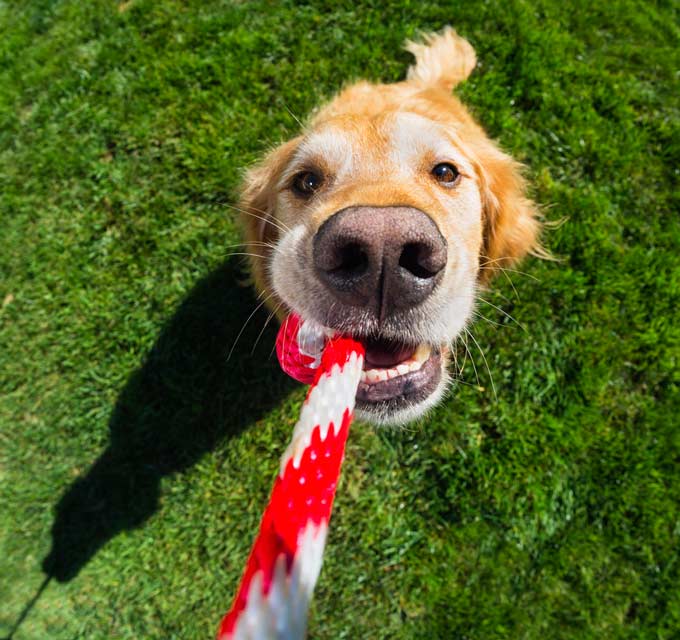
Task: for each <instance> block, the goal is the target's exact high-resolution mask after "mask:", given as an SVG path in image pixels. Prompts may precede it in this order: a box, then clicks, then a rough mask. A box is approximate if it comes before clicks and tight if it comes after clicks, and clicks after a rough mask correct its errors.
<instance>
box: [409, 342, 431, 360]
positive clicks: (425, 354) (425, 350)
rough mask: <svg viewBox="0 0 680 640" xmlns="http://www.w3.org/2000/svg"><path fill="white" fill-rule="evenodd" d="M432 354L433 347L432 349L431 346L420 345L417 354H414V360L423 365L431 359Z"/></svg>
mask: <svg viewBox="0 0 680 640" xmlns="http://www.w3.org/2000/svg"><path fill="white" fill-rule="evenodd" d="M431 352H432V347H430V345H429V344H424V343H423V344H419V345H418V348H417V349H416V352H415V353H414V354H413V359H414V360H415V361H416V362H419V363H420V364H423V362H425V361H426V360H427V359H428V358H429V357H430V353H431Z"/></svg>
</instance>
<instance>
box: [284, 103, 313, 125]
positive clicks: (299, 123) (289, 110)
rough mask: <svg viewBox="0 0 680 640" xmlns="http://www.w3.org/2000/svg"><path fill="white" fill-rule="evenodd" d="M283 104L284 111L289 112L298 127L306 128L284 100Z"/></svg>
mask: <svg viewBox="0 0 680 640" xmlns="http://www.w3.org/2000/svg"><path fill="white" fill-rule="evenodd" d="M283 106H284V108H285V110H286V111H287V112H288V113H289V114H290V116H291V117H292V118H293V120H295V122H297V123H298V125H300V129H302V130H303V131H304V130H306V129H307V127H305V125H304V124H303V123H302V121H301V120H300V118H298V117H297V116H296V115H295V114H294V113H293V112H292V110H291V109H289V108H288V105H287V104H286V103H285V102H284V103H283Z"/></svg>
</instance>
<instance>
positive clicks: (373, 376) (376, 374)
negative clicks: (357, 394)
mask: <svg viewBox="0 0 680 640" xmlns="http://www.w3.org/2000/svg"><path fill="white" fill-rule="evenodd" d="M379 380H380V371H378V370H377V369H369V370H368V371H367V372H366V381H367V382H369V383H370V382H378V381H379Z"/></svg>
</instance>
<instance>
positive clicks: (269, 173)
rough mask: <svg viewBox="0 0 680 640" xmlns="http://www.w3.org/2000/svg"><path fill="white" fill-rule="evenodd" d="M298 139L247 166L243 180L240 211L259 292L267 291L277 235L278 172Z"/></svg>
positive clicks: (288, 160) (294, 148) (291, 154)
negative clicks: (271, 256) (267, 273)
mask: <svg viewBox="0 0 680 640" xmlns="http://www.w3.org/2000/svg"><path fill="white" fill-rule="evenodd" d="M298 144H299V138H293V139H292V140H289V141H288V142H286V143H284V144H282V145H281V146H279V147H276V149H274V150H272V151H270V152H269V153H268V154H267V155H266V156H265V157H264V159H263V160H261V161H260V162H259V163H258V164H257V165H255V166H254V167H252V168H251V169H249V170H248V171H247V172H246V174H245V176H244V179H243V183H242V186H241V196H240V199H239V204H238V207H239V211H240V213H241V219H242V225H243V229H244V231H245V234H244V235H245V240H246V243H247V244H246V249H245V252H246V253H249V254H250V256H249V262H250V268H251V274H252V277H253V280H254V281H255V286H256V287H257V289H258V290H259V291H264V290H269V289H270V286H269V283H268V282H267V278H266V264H267V261H268V259H269V254H270V253H271V247H270V246H269V245H271V244H272V243H273V242H274V241H275V240H276V238H277V236H278V232H279V229H280V226H281V225H280V223H277V222H276V196H277V187H278V182H279V178H280V176H281V173H282V172H283V170H284V168H285V167H286V165H287V164H288V163H289V162H290V160H291V158H292V156H293V154H294V153H295V150H296V149H297V146H298Z"/></svg>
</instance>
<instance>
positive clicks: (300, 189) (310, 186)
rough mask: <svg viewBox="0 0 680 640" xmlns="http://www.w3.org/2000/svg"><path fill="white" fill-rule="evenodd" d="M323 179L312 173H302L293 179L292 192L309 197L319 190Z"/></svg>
mask: <svg viewBox="0 0 680 640" xmlns="http://www.w3.org/2000/svg"><path fill="white" fill-rule="evenodd" d="M322 184H323V178H322V177H321V176H320V175H319V174H317V173H314V172H313V171H302V172H300V173H298V174H297V175H296V176H295V177H294V178H293V191H295V193H297V194H298V195H301V196H304V197H309V196H311V195H312V194H313V193H315V192H316V191H318V190H319V188H320V187H321V185H322Z"/></svg>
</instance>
